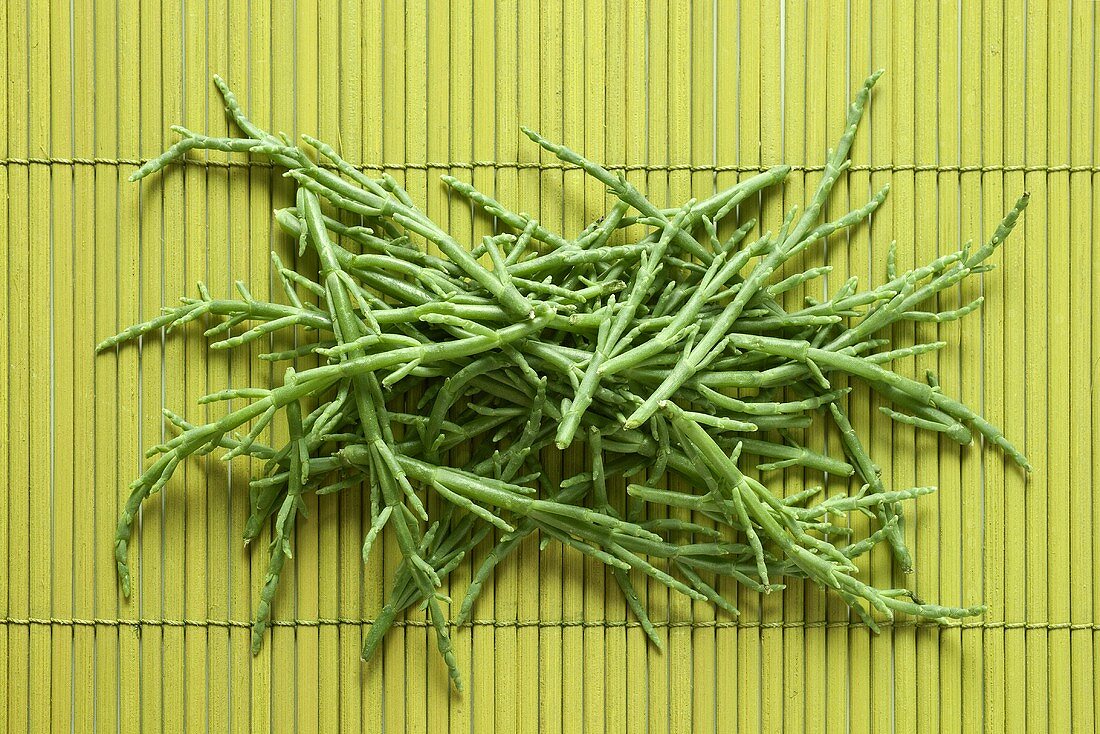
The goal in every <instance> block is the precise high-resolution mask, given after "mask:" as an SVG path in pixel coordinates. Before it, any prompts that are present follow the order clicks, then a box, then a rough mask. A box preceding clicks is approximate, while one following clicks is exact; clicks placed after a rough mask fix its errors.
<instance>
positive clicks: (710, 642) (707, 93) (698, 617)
mask: <svg viewBox="0 0 1100 734" xmlns="http://www.w3.org/2000/svg"><path fill="white" fill-rule="evenodd" d="M690 20H691V27H690V37H689V46H690V56H691V96H690V99H691V104H690V105H688V104H687V103H686V102H684V103H683V104H684V107H685V108H687V107H690V112H691V136H690V137H691V140H690V148H689V149H688V150H687V153H688V155H689V156H690V159H691V160H692V161H699V162H700V163H701V164H702V165H706V164H707V163H713V162H714V161H715V156H716V153H717V151H716V148H715V126H716V124H717V118H716V117H715V94H716V92H717V90H716V85H715V79H714V73H713V72H714V61H715V57H714V53H715V46H714V36H715V27H714V20H715V18H714V9H713V8H712V7H708V6H705V5H704V6H702V7H694V6H693V7H692V11H691V18H690ZM690 190H691V195H692V196H696V197H705V196H708V195H710V194H711V193H714V192H715V180H714V172H713V171H709V170H696V171H693V172H692V173H691V180H690ZM691 519H692V520H693V521H695V522H700V523H702V524H705V525H709V526H711V527H714V523H712V522H711V521H709V520H708V519H707V518H705V517H698V516H696V517H692V518H691ZM612 593H614V591H612ZM722 614H723V616H728V615H727V614H726V613H725V612H723V613H722ZM690 619H691V621H693V622H699V623H700V625H701V626H698V627H694V628H692V629H690V630H688V632H689V634H690V642H689V644H688V645H686V646H685V647H686V648H687V649H688V651H689V654H690V657H689V659H688V662H687V664H688V669H689V672H688V674H687V675H686V676H685V677H686V678H688V683H689V684H690V686H691V688H690V696H691V720H690V728H691V730H693V731H715V730H716V728H717V722H716V720H715V716H716V714H717V702H716V700H715V696H716V695H717V686H716V685H715V683H716V676H717V667H716V665H717V663H718V660H717V657H716V654H717V646H716V645H715V628H714V627H713V626H712V624H713V622H715V620H716V619H717V609H716V607H715V606H714V605H713V604H710V603H707V602H698V601H696V602H693V603H692V604H691V616H690ZM708 623H709V624H708Z"/></svg>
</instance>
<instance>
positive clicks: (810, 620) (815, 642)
mask: <svg viewBox="0 0 1100 734" xmlns="http://www.w3.org/2000/svg"><path fill="white" fill-rule="evenodd" d="M824 10H825V6H824V4H823V3H810V4H809V5H808V7H807V10H806V17H807V21H806V30H805V39H806V53H805V61H804V63H803V74H804V75H805V85H804V86H805V90H806V91H805V96H804V101H803V107H802V110H801V114H804V115H805V131H804V135H803V139H804V146H803V150H802V151H801V152H802V155H803V156H804V158H803V160H811V159H813V158H814V157H820V156H821V155H822V151H824V150H825V149H826V147H827V146H828V145H830V144H831V140H832V138H831V137H828V138H827V136H830V135H831V134H832V133H831V131H828V130H827V129H826V125H825V122H826V120H827V119H828V113H829V110H828V109H826V105H825V94H826V85H825V71H826V68H825V64H821V63H818V62H817V59H821V58H824V56H825V33H824V31H823V29H822V28H821V27H820V25H821V24H820V23H819V22H817V21H816V20H814V22H810V19H817V18H821V17H822V16H821V13H823V12H824ZM792 112H794V111H792ZM827 139H828V140H829V141H830V142H826V140H827ZM792 155H793V154H792ZM790 177H794V178H795V179H796V181H799V183H796V184H795V186H800V187H801V190H802V192H803V196H802V197H800V198H798V199H795V203H798V204H799V206H802V205H804V201H805V196H806V194H805V192H811V193H810V195H811V196H812V195H813V194H812V192H813V191H815V190H816V187H817V185H818V184H819V183H820V181H821V173H820V172H819V171H792V172H791V174H790V175H789V176H788V178H790ZM800 199H801V200H800ZM769 226H775V225H774V223H770V224H769ZM821 260H822V257H821V255H820V252H819V251H818V250H814V251H810V252H804V253H802V255H801V256H800V257H799V259H798V260H797V265H796V266H797V267H800V268H803V269H804V268H810V267H816V266H819V265H820V264H821ZM836 272H837V277H836V278H833V277H831V276H832V274H831V273H830V274H828V275H826V276H825V277H824V278H823V279H822V286H821V287H822V288H823V289H824V290H823V291H818V293H819V294H820V295H822V296H824V295H827V294H828V293H829V291H830V289H832V288H835V287H836V286H835V285H833V284H834V283H835V282H836V280H837V278H840V271H839V269H838V270H837V271H836ZM806 439H807V441H808V442H809V443H810V445H812V446H819V447H825V448H829V449H831V450H834V451H835V450H836V449H835V446H836V442H835V439H832V438H831V437H830V438H827V437H826V432H825V426H824V424H822V423H820V422H818V424H817V425H814V426H811V427H810V429H809V430H808V431H807V435H806ZM811 481H813V482H817V483H822V484H825V487H826V489H827V490H830V489H831V488H830V487H829V486H828V484H829V483H831V482H830V480H829V477H828V475H824V476H822V475H817V476H814V477H813V478H812V479H811ZM805 596H806V599H805V604H806V614H805V619H806V622H807V624H808V625H809V626H808V627H807V628H806V629H805V630H804V631H803V634H804V638H805V642H804V645H805V648H806V658H805V659H806V671H805V675H806V684H805V685H806V689H805V690H806V706H805V708H806V711H807V713H809V712H820V713H815V714H814V715H810V716H808V717H807V718H806V730H807V731H808V732H823V731H825V727H826V721H825V716H824V712H825V711H826V710H827V709H828V708H829V705H828V700H829V695H830V693H831V691H830V689H829V687H828V680H829V677H830V676H829V670H830V668H829V665H828V663H827V655H828V649H827V645H826V642H827V640H826V637H827V635H828V632H827V630H826V628H825V626H824V625H825V623H826V621H827V620H828V618H829V617H828V611H829V604H828V601H827V599H826V597H825V595H824V594H822V593H821V591H820V590H819V589H817V588H816V587H812V588H807V590H806V594H805ZM835 674H836V675H842V672H841V671H837V672H836V673H835ZM833 695H836V694H835V693H833Z"/></svg>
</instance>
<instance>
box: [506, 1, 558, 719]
mask: <svg viewBox="0 0 1100 734" xmlns="http://www.w3.org/2000/svg"><path fill="white" fill-rule="evenodd" d="M539 6H540V3H539V2H538V1H537V0H518V17H517V19H516V26H517V29H516V32H517V55H518V60H517V64H516V70H517V77H516V111H517V114H518V118H519V119H518V120H517V123H519V124H523V125H528V126H534V125H539V124H541V109H542V97H541V95H540V94H539V89H540V87H541V68H540V66H541V62H540V58H539V57H540V54H536V53H533V52H532V49H536V48H540V44H541V38H542V28H541V22H540V20H539ZM501 134H502V135H508V136H514V137H515V140H516V141H517V150H518V157H517V160H518V161H519V162H520V163H523V164H526V165H528V166H533V165H534V164H538V163H539V161H541V160H542V159H541V155H542V153H541V151H540V150H538V149H537V148H536V146H534V145H531V144H529V141H528V140H527V137H526V136H525V135H523V133H522V132H521V131H519V130H511V131H507V132H505V131H501ZM516 177H517V179H518V190H517V192H516V204H515V205H516V206H517V207H530V208H531V209H532V210H534V211H537V212H538V215H539V216H540V217H541V218H542V220H543V222H544V224H553V223H552V222H549V221H547V220H546V215H547V211H546V210H545V209H543V207H542V197H541V191H540V188H541V183H542V175H541V172H540V171H539V170H538V169H537V168H534V167H528V168H521V169H520V170H518V171H517V174H516ZM513 563H514V564H516V566H517V568H516V573H517V574H518V575H519V578H520V579H522V580H523V583H520V584H519V590H518V592H517V597H518V598H517V601H516V617H517V618H518V619H524V620H530V619H538V618H539V613H540V610H541V594H540V591H541V584H531V583H526V581H527V580H529V579H530V578H532V577H533V576H534V575H536V574H538V573H539V568H540V565H541V560H540V553H539V548H538V536H537V534H535V535H534V537H532V538H529V539H528V540H527V541H526V542H524V543H523V544H522V545H521V547H520V548H519V549H518V550H517V552H516V560H514V561H513ZM541 645H542V630H541V629H540V628H538V627H535V626H530V627H522V628H519V629H517V630H516V646H517V654H516V661H517V668H518V669H517V671H516V672H517V677H518V679H519V692H518V696H519V701H518V706H517V708H518V716H519V719H520V722H521V731H536V730H537V728H538V726H539V724H540V723H541V721H542V711H543V709H542V690H543V689H542V683H541V679H540V672H541V670H542V664H541Z"/></svg>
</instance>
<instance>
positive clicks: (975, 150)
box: [941, 2, 988, 731]
mask: <svg viewBox="0 0 1100 734" xmlns="http://www.w3.org/2000/svg"><path fill="white" fill-rule="evenodd" d="M959 16H960V17H959V21H960V28H959V32H961V29H962V28H966V27H970V28H980V27H981V5H980V3H977V2H967V3H963V4H962V9H961V12H960V14H959ZM960 54H961V57H960V58H959V59H958V65H959V70H960V74H959V87H958V105H959V158H958V160H959V162H960V164H961V165H963V166H967V167H970V166H978V167H980V166H981V144H982V135H981V117H980V115H981V80H982V75H981V74H980V73H973V74H972V73H966V70H967V69H975V70H980V69H981V68H982V47H981V45H979V44H966V45H963V46H962V47H961V48H960ZM959 186H960V189H961V196H960V198H959V233H958V234H957V235H956V239H957V240H967V239H971V238H973V239H974V240H975V241H984V239H985V238H986V237H987V236H988V233H987V232H986V231H985V225H984V222H983V221H982V192H981V172H980V171H977V170H969V171H965V172H962V173H960V174H959ZM959 290H960V292H959V294H958V298H957V300H956V303H957V304H958V305H959V306H961V305H963V304H966V303H970V302H971V301H972V300H974V299H975V298H977V297H979V296H980V295H981V282H980V281H979V280H978V279H975V280H974V281H973V282H969V283H967V282H964V283H963V284H962V287H961V288H960V289H959ZM959 330H960V332H961V334H960V341H959V348H958V350H957V351H955V350H952V351H949V352H948V353H947V354H946V355H945V359H947V360H951V359H953V358H954V359H955V360H956V365H957V367H956V366H954V365H953V366H952V368H948V369H951V370H952V371H953V372H956V373H957V374H958V379H959V383H960V384H959V388H958V390H959V393H958V394H959V396H960V397H961V399H962V400H964V401H966V403H967V404H968V405H976V406H978V407H979V408H981V407H982V395H983V392H984V390H983V388H984V381H985V374H984V371H983V372H982V373H981V374H980V375H979V376H977V379H974V378H971V379H967V374H966V369H965V365H967V364H979V365H981V364H982V346H983V338H982V337H983V335H982V324H981V319H980V318H970V317H968V318H966V319H963V321H962V323H960V324H959ZM941 445H942V450H943V451H953V452H956V453H958V454H959V455H960V458H961V461H962V467H961V471H962V474H961V479H962V487H961V495H960V504H959V506H958V510H957V512H958V513H959V518H960V521H961V522H960V525H959V527H960V530H961V532H960V535H959V544H960V554H959V564H958V566H957V568H958V571H956V572H955V573H957V574H958V576H959V578H958V579H957V581H956V584H955V589H956V591H955V594H956V595H958V594H959V593H960V592H961V596H957V598H956V599H955V601H958V602H959V603H961V604H967V603H975V602H976V601H977V600H978V599H979V598H980V597H979V596H978V590H980V589H981V588H982V569H981V567H980V566H979V565H978V564H975V563H967V559H970V558H980V557H981V553H982V536H981V533H982V515H981V508H982V494H983V489H984V487H983V482H982V456H981V452H980V451H975V450H974V447H965V448H963V449H962V450H960V449H959V448H958V447H956V446H953V445H951V444H950V443H947V442H941ZM950 570H951V571H954V568H952V569H950ZM948 598H949V597H945V600H947V599H948ZM961 637H962V640H961V648H962V649H961V660H960V694H961V705H962V711H963V717H962V724H963V726H964V727H966V728H967V729H970V730H972V731H977V730H980V729H981V728H982V719H983V716H984V710H983V704H982V695H983V685H982V675H981V671H982V630H980V629H967V630H962V633H961Z"/></svg>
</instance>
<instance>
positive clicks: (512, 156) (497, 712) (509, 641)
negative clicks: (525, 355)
mask: <svg viewBox="0 0 1100 734" xmlns="http://www.w3.org/2000/svg"><path fill="white" fill-rule="evenodd" d="M475 11H477V12H478V15H479V19H478V20H475V26H477V25H482V24H484V25H485V26H486V28H485V33H486V35H490V34H491V39H492V40H491V41H489V40H488V38H486V40H484V41H482V43H485V44H487V45H489V47H490V48H491V49H492V52H493V57H492V64H493V71H494V73H493V76H494V77H495V81H494V83H493V86H492V89H491V90H490V94H493V95H494V97H495V100H494V102H495V104H494V108H493V109H494V112H495V114H494V118H493V125H494V135H493V137H492V140H491V141H488V142H489V143H491V144H492V146H493V151H494V152H493V155H494V156H497V157H499V158H500V159H501V160H505V159H507V160H510V161H518V160H519V159H520V158H519V148H520V147H521V146H524V147H526V145H530V143H529V142H528V141H527V139H526V136H523V135H522V134H521V132H520V130H519V124H520V120H519V104H520V101H519V87H518V81H519V63H520V56H521V55H523V53H522V52H521V50H520V46H519V25H520V23H519V7H518V3H517V2H516V0H507V1H506V2H502V3H487V2H484V1H483V0H479V2H478V4H477V5H476V6H475ZM475 53H477V52H476V50H475ZM483 114H485V115H486V116H487V114H488V113H487V112H484V113H483ZM488 122H489V120H488V118H487V117H486V120H485V123H486V125H487V124H488ZM494 174H495V175H493V176H492V177H491V180H490V182H489V186H490V191H492V190H494V189H495V193H496V196H497V198H498V200H499V201H503V202H506V203H507V204H508V205H509V206H513V207H514V206H523V207H526V208H525V209H524V210H525V211H528V210H529V208H531V207H533V206H534V203H533V202H523V203H522V204H520V201H521V197H520V196H519V190H518V189H519V171H518V170H516V169H510V170H504V169H502V170H498V171H495V172H494ZM434 185H438V184H434ZM499 538H500V534H499V533H494V534H493V540H494V541H495V540H498V539H499ZM492 547H493V546H492V545H491V543H487V544H486V545H485V547H484V550H483V551H482V552H481V553H479V554H475V556H474V564H475V568H476V567H477V566H478V565H480V563H481V562H482V561H483V560H484V557H485V554H486V553H488V552H489V550H491V548H492ZM519 559H520V554H519V553H518V552H513V553H512V554H511V557H510V558H508V559H507V560H506V561H504V562H503V563H501V564H499V565H498V566H497V567H496V570H495V573H494V575H493V581H492V587H493V588H492V589H484V590H483V593H490V594H491V596H490V597H488V598H490V599H492V602H493V606H492V608H491V610H490V612H489V613H490V614H492V617H493V618H494V619H496V620H498V621H500V622H504V623H509V622H511V623H515V622H518V620H519V619H520V618H519V616H518V612H519V608H518V604H519V589H520V586H521V585H522V584H523V583H524V580H523V579H524V578H525V577H521V575H520V573H519V571H520V569H519V564H518V561H519ZM456 592H457V593H462V590H456ZM483 599H484V597H483ZM486 603H487V602H484V601H483V602H482V604H480V605H478V606H479V609H478V611H476V612H475V613H474V618H475V619H476V618H481V617H482V616H484V613H483V612H481V610H482V609H485V604H486ZM518 637H519V629H518V627H516V626H502V627H498V628H496V629H494V630H493V643H492V644H493V648H492V654H491V655H490V658H491V660H490V662H489V665H490V666H491V667H492V682H493V688H492V689H491V690H493V691H495V695H496V696H498V697H499V698H498V700H499V702H500V705H498V706H493V726H494V727H495V729H496V731H499V732H517V731H520V728H521V726H523V727H529V726H530V725H531V721H530V720H529V719H525V717H524V716H523V714H522V713H521V711H520V703H519V691H520V688H521V687H522V686H523V685H524V684H523V679H524V677H525V675H524V674H523V673H521V672H520V671H519V670H517V668H518V661H519V657H518V655H519V648H518V643H519V639H518ZM474 684H475V685H476V688H475V693H474V695H475V696H476V695H478V692H480V691H486V692H488V691H489V690H490V689H489V688H487V687H486V686H484V685H483V681H482V679H481V678H480V677H479V678H478V679H477V680H475V681H474ZM440 695H442V696H443V697H446V696H447V695H448V693H447V691H446V689H444V690H442V691H441V692H440ZM475 705H476V704H475Z"/></svg>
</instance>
